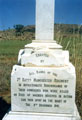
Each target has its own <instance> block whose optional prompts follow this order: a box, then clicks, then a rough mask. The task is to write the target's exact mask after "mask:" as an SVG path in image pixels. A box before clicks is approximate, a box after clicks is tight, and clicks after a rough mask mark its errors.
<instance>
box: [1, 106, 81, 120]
mask: <svg viewBox="0 0 82 120" xmlns="http://www.w3.org/2000/svg"><path fill="white" fill-rule="evenodd" d="M2 120H81V119H80V116H79V113H78V110H77V108H76V109H75V113H74V115H70V114H49V113H27V112H12V111H10V112H9V113H7V114H6V115H5V116H4V118H3V119H2Z"/></svg>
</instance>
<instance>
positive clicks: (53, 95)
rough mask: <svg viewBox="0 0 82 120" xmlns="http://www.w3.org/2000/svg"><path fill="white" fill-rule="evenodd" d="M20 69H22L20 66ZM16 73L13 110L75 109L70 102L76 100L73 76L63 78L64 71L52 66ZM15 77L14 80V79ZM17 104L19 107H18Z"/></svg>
mask: <svg viewBox="0 0 82 120" xmlns="http://www.w3.org/2000/svg"><path fill="white" fill-rule="evenodd" d="M19 69H21V68H20V67H19ZM19 71H20V72H21V73H17V71H16V73H15V75H13V76H12V82H13V83H12V84H13V86H14V87H13V86H12V87H13V89H14V90H13V91H12V93H13V94H12V98H13V99H12V104H13V105H12V110H13V111H14V109H15V110H16V109H17V111H22V110H24V111H31V112H41V111H42V110H43V111H42V112H57V110H59V109H60V110H59V111H58V112H60V113H61V112H65V111H62V109H65V108H66V106H67V108H66V112H69V109H71V110H70V112H71V111H73V108H71V106H69V105H68V104H70V103H71V104H72V103H73V102H74V96H73V94H72V92H71V90H72V89H70V85H72V84H73V83H72V80H71V79H73V78H70V79H69V78H68V76H64V78H63V79H61V74H63V72H62V71H60V72H58V69H55V68H53V69H50V68H44V69H43V68H27V70H26V69H25V73H23V75H22V70H19ZM13 79H14V80H13ZM16 104H17V106H18V107H17V108H16Z"/></svg>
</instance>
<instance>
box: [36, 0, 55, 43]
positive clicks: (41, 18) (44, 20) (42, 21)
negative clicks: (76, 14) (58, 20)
mask: <svg viewBox="0 0 82 120" xmlns="http://www.w3.org/2000/svg"><path fill="white" fill-rule="evenodd" d="M53 39H54V0H36V40H44V41H46V40H47V41H48V40H50V41H51V40H53Z"/></svg>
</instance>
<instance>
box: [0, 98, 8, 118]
mask: <svg viewBox="0 0 82 120" xmlns="http://www.w3.org/2000/svg"><path fill="white" fill-rule="evenodd" d="M9 108H10V104H8V103H7V102H6V101H5V100H3V99H2V97H0V120H2V118H3V117H4V115H5V114H6V112H7V111H8V109H9Z"/></svg>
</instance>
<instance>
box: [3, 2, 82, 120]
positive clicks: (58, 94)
mask: <svg viewBox="0 0 82 120" xmlns="http://www.w3.org/2000/svg"><path fill="white" fill-rule="evenodd" d="M54 1H55V0H36V39H35V41H32V43H31V44H28V45H26V46H25V49H22V50H20V52H19V56H18V64H17V65H14V66H13V70H12V73H11V111H10V112H9V113H7V114H6V116H5V117H4V118H3V120H80V116H79V113H78V111H77V108H76V105H75V87H76V74H75V67H74V66H73V65H72V64H71V63H70V61H69V52H68V51H64V50H62V49H61V48H62V46H60V45H58V44H57V43H56V42H55V41H54Z"/></svg>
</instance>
